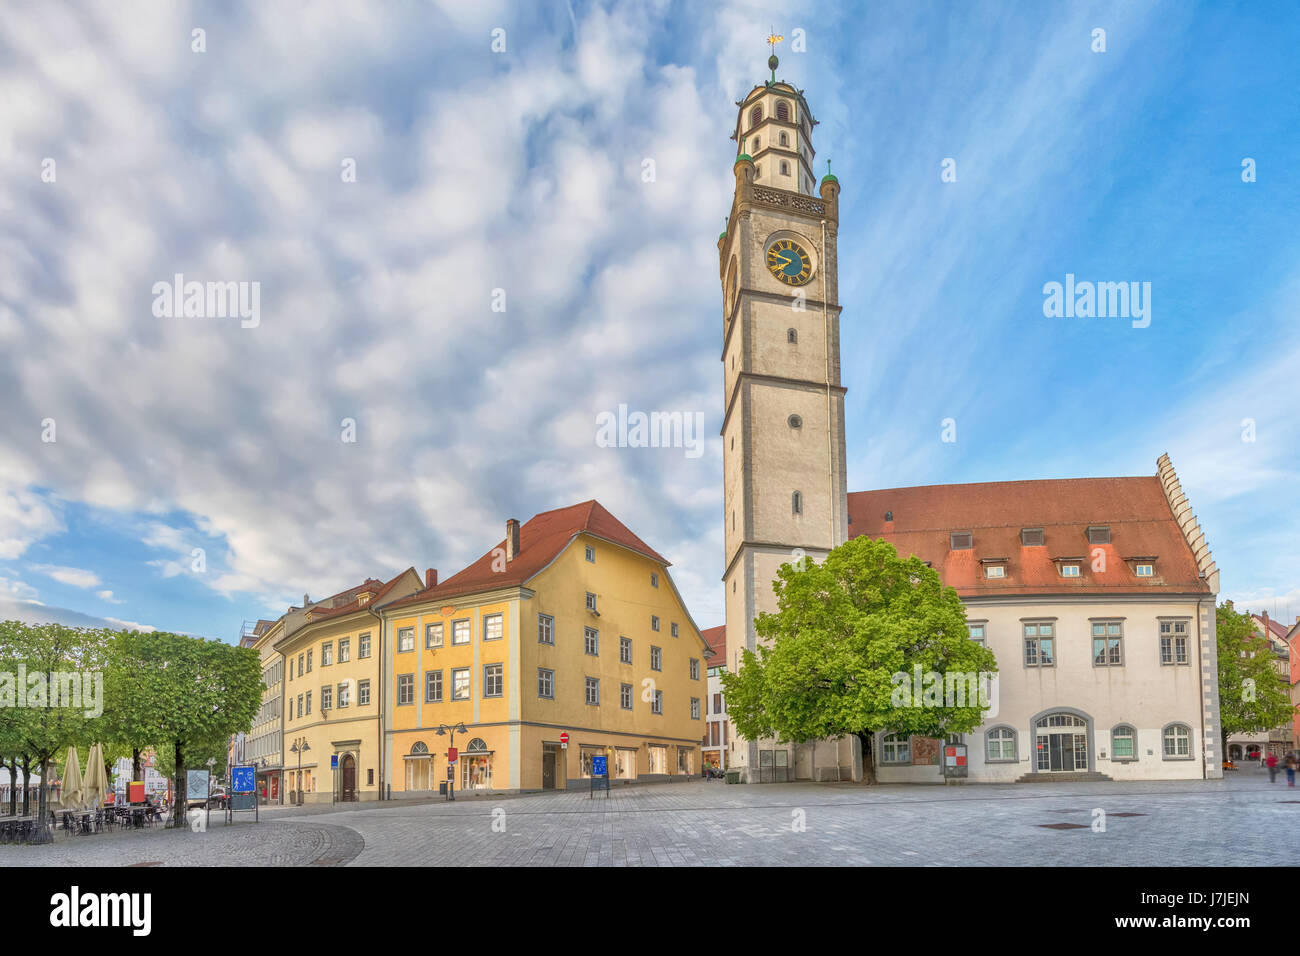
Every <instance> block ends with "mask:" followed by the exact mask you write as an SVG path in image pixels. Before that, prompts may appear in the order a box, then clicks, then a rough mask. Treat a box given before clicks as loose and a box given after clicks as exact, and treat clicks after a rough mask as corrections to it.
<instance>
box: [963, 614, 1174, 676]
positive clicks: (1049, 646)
mask: <svg viewBox="0 0 1300 956" xmlns="http://www.w3.org/2000/svg"><path fill="white" fill-rule="evenodd" d="M1090 623H1091V633H1092V664H1093V666H1094V667H1123V666H1124V622H1123V621H1092V622H1090ZM967 626H968V628H969V629H970V638H971V640H973V641H975V642H976V643H978V644H983V643H984V642H985V638H986V634H985V628H986V625H985V624H984V623H983V622H979V623H973V624H969V625H967ZM1021 628H1022V632H1023V639H1024V665H1025V667H1055V666H1056V637H1057V635H1056V623H1055V622H1054V621H1024V622H1021ZM1159 637H1160V641H1159V647H1160V663H1161V665H1173V666H1177V665H1182V664H1190V663H1191V658H1190V653H1189V648H1188V622H1187V621H1185V620H1169V621H1160V622H1159Z"/></svg>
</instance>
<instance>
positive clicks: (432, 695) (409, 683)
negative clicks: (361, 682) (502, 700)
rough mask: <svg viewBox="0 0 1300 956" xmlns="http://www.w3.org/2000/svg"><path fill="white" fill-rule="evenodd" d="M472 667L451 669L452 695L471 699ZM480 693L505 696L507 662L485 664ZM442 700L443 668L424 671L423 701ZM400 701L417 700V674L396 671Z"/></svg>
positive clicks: (429, 702)
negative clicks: (505, 663) (397, 672)
mask: <svg viewBox="0 0 1300 956" xmlns="http://www.w3.org/2000/svg"><path fill="white" fill-rule="evenodd" d="M469 673H470V669H469V668H468V667H457V668H453V669H452V672H451V699H452V700H469V699H470V676H469ZM481 691H482V693H481V696H482V697H484V698H490V697H502V696H504V694H505V665H504V664H484V665H483V684H482V687H481ZM442 700H443V680H442V671H441V670H432V671H425V672H424V702H425V703H426V704H439V703H442ZM397 703H398V704H399V705H405V704H414V703H415V675H414V674H398V675H397Z"/></svg>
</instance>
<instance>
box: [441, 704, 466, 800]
mask: <svg viewBox="0 0 1300 956" xmlns="http://www.w3.org/2000/svg"><path fill="white" fill-rule="evenodd" d="M458 732H459V733H462V734H467V733H469V731H468V730H466V729H465V723H464V721H462V722H461V723H459V724H457V725H456V726H455V727H448V726H447V725H446V724H439V725H438V736H439V737H445V736H447V735H448V734H451V743H449V744H448V745H447V747H448V748H449V750H454V749H455V748H456V734H457V733H458ZM447 770H448V771H449V772H448V774H447V799H448V800H455V799H456V772H455V770H453V769H452V766H451V761H450V760H449V761H448V762H447Z"/></svg>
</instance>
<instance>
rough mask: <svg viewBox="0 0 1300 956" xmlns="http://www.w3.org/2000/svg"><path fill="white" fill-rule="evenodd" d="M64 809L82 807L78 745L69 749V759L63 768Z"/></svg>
mask: <svg viewBox="0 0 1300 956" xmlns="http://www.w3.org/2000/svg"><path fill="white" fill-rule="evenodd" d="M60 802H61V803H62V804H63V809H65V810H73V809H75V808H77V807H80V806H81V762H80V760H79V759H78V758H77V745H76V744H73V745H72V746H71V747H69V748H68V759H67V762H66V763H65V764H64V766H63V797H62V800H61V801H60Z"/></svg>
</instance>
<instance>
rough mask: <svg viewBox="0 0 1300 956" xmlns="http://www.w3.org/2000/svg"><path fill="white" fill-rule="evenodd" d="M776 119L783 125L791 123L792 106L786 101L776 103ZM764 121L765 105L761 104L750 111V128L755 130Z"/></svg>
mask: <svg viewBox="0 0 1300 956" xmlns="http://www.w3.org/2000/svg"><path fill="white" fill-rule="evenodd" d="M776 118H777V119H778V120H780V121H781V122H782V123H788V122H790V104H789V103H786V102H785V101H784V100H777V101H776ZM762 121H763V105H762V104H761V103H760V104H758V105H757V106H755V107H754V108H753V109H752V110H750V111H749V126H750V129H753V128H754V127H755V126H757V125H758V124H759V123H761V122H762Z"/></svg>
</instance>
